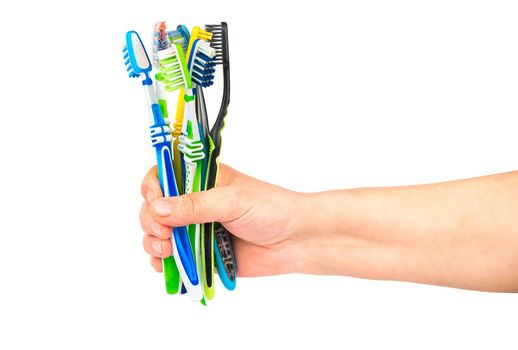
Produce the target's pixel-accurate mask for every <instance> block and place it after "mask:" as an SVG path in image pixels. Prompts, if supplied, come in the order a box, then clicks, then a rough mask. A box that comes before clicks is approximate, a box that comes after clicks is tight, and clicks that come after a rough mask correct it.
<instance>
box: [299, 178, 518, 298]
mask: <svg viewBox="0 0 518 350" xmlns="http://www.w3.org/2000/svg"><path fill="white" fill-rule="evenodd" d="M305 196H306V197H308V200H307V201H305V202H306V203H307V204H308V205H309V207H313V208H314V209H310V208H308V209H307V213H308V215H311V219H310V220H308V221H307V222H308V231H309V232H310V233H311V235H315V236H316V237H317V238H315V239H313V240H311V242H312V244H310V245H308V248H309V247H311V248H310V249H313V250H315V251H316V253H314V254H309V255H310V256H311V259H310V260H309V261H308V264H307V267H306V269H307V272H310V273H317V274H320V273H324V274H345V275H352V276H358V277H366V278H374V279H391V280H401V281H412V282H421V283H428V284H437V285H444V286H450V287H457V288H468V289H479V290H491V291H518V172H512V173H506V174H500V175H493V176H485V177H479V178H474V179H467V180H460V181H452V182H445V183H437V184H430V185H419V186H407V187H389V188H366V189H357V190H345V191H334V192H326V193H317V194H309V195H305ZM313 217H315V219H313ZM326 218H327V219H326ZM308 250H309V249H308Z"/></svg>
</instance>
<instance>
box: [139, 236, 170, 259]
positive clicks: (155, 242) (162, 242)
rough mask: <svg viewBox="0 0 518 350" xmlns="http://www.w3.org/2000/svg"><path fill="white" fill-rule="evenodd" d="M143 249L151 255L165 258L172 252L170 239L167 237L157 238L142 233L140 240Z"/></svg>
mask: <svg viewBox="0 0 518 350" xmlns="http://www.w3.org/2000/svg"><path fill="white" fill-rule="evenodd" d="M142 244H143V246H144V250H145V251H146V253H148V254H149V255H151V256H152V257H157V258H167V257H170V256H171V254H172V252H173V247H172V246H171V241H170V240H168V239H159V238H156V237H154V236H150V235H144V239H143V241H142Z"/></svg>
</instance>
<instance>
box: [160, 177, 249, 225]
mask: <svg viewBox="0 0 518 350" xmlns="http://www.w3.org/2000/svg"><path fill="white" fill-rule="evenodd" d="M150 212H151V216H152V219H153V220H154V221H156V222H158V223H161V224H163V225H167V226H172V227H177V226H185V225H189V224H201V223H205V222H215V221H217V222H228V221H232V220H234V219H235V218H237V217H238V216H239V215H240V213H239V212H240V205H239V201H238V196H237V193H236V191H235V189H234V188H233V187H217V188H213V189H211V190H208V191H203V192H196V193H189V194H185V195H182V196H178V197H169V198H159V199H155V200H154V201H153V202H152V203H151V206H150Z"/></svg>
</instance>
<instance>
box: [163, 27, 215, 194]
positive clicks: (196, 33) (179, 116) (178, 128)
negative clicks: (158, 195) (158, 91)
mask: <svg viewBox="0 0 518 350" xmlns="http://www.w3.org/2000/svg"><path fill="white" fill-rule="evenodd" d="M178 31H179V32H181V33H185V32H186V31H187V28H186V27H185V26H181V25H180V28H179V29H178ZM196 39H203V40H211V39H212V34H211V33H209V32H207V31H205V30H202V29H201V28H200V27H194V28H193V29H192V31H191V33H190V37H189V41H188V44H187V49H186V50H184V52H185V58H186V59H187V60H189V58H190V54H191V49H192V45H193V43H194V41H195V40H196ZM184 106H185V97H184V90H183V88H181V89H180V93H179V94H178V103H177V107H176V116H175V121H174V123H173V128H172V133H173V152H174V157H173V162H174V163H173V164H174V168H175V174H178V176H177V178H176V180H177V182H178V183H179V184H181V185H179V187H180V188H181V186H183V183H184V182H185V181H183V170H184V164H183V161H182V156H181V154H180V151H179V150H178V145H179V143H180V139H179V138H180V135H181V134H182V127H183V116H184Z"/></svg>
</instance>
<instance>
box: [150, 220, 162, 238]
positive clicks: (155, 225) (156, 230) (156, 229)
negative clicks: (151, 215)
mask: <svg viewBox="0 0 518 350" xmlns="http://www.w3.org/2000/svg"><path fill="white" fill-rule="evenodd" d="M151 231H153V233H154V234H155V235H156V236H158V237H160V236H161V235H162V232H160V224H158V223H156V222H154V221H153V222H152V223H151Z"/></svg>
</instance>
